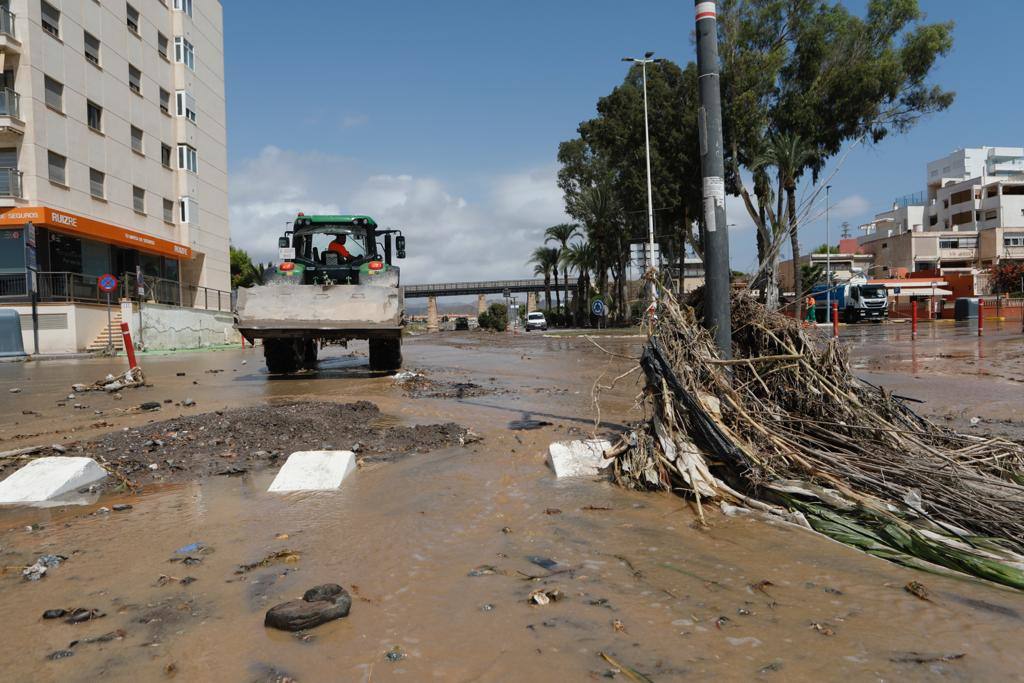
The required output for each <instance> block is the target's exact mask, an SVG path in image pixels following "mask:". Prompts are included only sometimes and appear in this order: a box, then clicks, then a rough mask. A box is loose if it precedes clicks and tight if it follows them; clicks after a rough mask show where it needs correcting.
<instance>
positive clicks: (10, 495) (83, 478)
mask: <svg viewBox="0 0 1024 683" xmlns="http://www.w3.org/2000/svg"><path fill="white" fill-rule="evenodd" d="M106 476H107V471H106V470H105V469H103V468H102V467H100V466H99V465H98V464H97V463H96V461H95V460H93V459H92V458H69V457H65V456H53V457H49V458H39V459H37V460H33V461H32V462H30V463H29V464H27V465H25V466H24V467H22V468H21V469H20V470H18V471H17V472H15V473H14V474H12V475H11V476H9V477H7V478H6V479H4V480H3V481H2V482H0V504H11V503H40V502H43V501H47V500H52V499H53V498H56V497H58V496H60V495H62V494H65V493H70V492H72V491H77V490H78V489H80V488H82V487H83V486H88V485H89V484H92V483H93V482H97V481H99V480H100V479H103V478H104V477H106Z"/></svg>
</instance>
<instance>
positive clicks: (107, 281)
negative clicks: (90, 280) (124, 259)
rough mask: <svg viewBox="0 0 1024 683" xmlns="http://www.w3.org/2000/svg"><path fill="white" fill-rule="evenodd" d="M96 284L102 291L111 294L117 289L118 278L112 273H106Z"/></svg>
mask: <svg viewBox="0 0 1024 683" xmlns="http://www.w3.org/2000/svg"><path fill="white" fill-rule="evenodd" d="M96 286H97V287H99V288H100V291H101V292H106V293H107V294H110V293H111V292H113V291H114V290H115V289H117V278H116V277H114V276H113V275H111V274H110V273H107V274H106V275H103V276H101V277H100V279H99V280H97V281H96Z"/></svg>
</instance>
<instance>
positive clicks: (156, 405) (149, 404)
mask: <svg viewBox="0 0 1024 683" xmlns="http://www.w3.org/2000/svg"><path fill="white" fill-rule="evenodd" d="M139 410H141V411H143V412H148V413H151V412H153V411H154V410H160V402H159V401H146V402H145V403H142V404H139Z"/></svg>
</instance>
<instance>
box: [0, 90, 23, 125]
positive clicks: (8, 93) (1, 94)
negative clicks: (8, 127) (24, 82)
mask: <svg viewBox="0 0 1024 683" xmlns="http://www.w3.org/2000/svg"><path fill="white" fill-rule="evenodd" d="M0 116H10V117H11V118H15V119H20V118H21V95H19V94H18V93H16V92H14V91H13V90H11V89H10V88H3V89H0Z"/></svg>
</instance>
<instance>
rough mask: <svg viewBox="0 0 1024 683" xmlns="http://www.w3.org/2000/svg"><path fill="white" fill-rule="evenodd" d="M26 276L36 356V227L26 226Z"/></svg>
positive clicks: (29, 224) (37, 311) (37, 269)
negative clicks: (30, 301) (30, 302)
mask: <svg viewBox="0 0 1024 683" xmlns="http://www.w3.org/2000/svg"><path fill="white" fill-rule="evenodd" d="M25 276H26V278H28V281H27V284H28V291H29V294H30V295H31V296H32V341H33V345H34V348H35V354H36V355H37V356H38V355H39V263H38V262H37V260H36V226H35V224H34V223H32V222H29V223H26V224H25Z"/></svg>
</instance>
